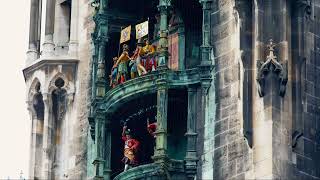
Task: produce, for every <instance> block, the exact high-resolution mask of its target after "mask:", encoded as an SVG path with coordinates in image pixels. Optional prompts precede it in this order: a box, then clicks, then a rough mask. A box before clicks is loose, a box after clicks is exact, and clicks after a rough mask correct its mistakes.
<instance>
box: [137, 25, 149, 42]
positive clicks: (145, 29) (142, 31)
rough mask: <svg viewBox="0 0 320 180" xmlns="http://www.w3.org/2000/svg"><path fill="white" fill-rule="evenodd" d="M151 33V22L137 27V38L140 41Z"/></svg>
mask: <svg viewBox="0 0 320 180" xmlns="http://www.w3.org/2000/svg"><path fill="white" fill-rule="evenodd" d="M148 33H149V21H145V22H143V23H140V24H137V25H136V38H137V39H140V38H142V37H143V36H145V35H148Z"/></svg>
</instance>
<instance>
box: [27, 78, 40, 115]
mask: <svg viewBox="0 0 320 180" xmlns="http://www.w3.org/2000/svg"><path fill="white" fill-rule="evenodd" d="M41 92H42V89H41V82H40V80H39V79H38V78H37V77H35V78H34V79H33V80H32V83H31V85H30V86H29V89H28V94H27V102H26V103H27V106H28V107H27V108H28V110H29V112H30V113H31V115H32V118H35V117H36V116H37V111H36V109H35V108H34V104H33V103H34V98H35V96H36V95H38V94H39V93H41Z"/></svg>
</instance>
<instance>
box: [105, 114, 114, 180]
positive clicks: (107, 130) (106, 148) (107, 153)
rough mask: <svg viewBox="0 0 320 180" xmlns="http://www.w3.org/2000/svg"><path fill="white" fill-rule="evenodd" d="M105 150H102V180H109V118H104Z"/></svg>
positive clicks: (110, 146)
mask: <svg viewBox="0 0 320 180" xmlns="http://www.w3.org/2000/svg"><path fill="white" fill-rule="evenodd" d="M105 122H106V123H105V127H106V128H105V131H106V133H105V148H104V160H105V164H104V172H103V174H104V180H110V178H111V172H112V171H111V148H112V145H111V142H112V141H111V128H112V127H111V119H110V117H108V116H106V120H105Z"/></svg>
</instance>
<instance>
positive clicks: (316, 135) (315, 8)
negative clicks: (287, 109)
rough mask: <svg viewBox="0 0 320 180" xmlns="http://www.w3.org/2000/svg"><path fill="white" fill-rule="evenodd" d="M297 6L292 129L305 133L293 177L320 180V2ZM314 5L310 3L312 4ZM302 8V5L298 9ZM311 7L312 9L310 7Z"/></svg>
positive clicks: (298, 146) (299, 143)
mask: <svg viewBox="0 0 320 180" xmlns="http://www.w3.org/2000/svg"><path fill="white" fill-rule="evenodd" d="M306 2H307V3H306V4H303V3H300V4H297V5H296V6H294V7H293V8H294V10H293V12H294V13H293V21H292V26H291V27H292V31H293V32H294V33H293V35H292V39H293V41H292V47H293V49H292V51H293V54H294V56H293V61H294V63H295V66H294V68H295V71H294V74H293V76H294V77H295V82H294V88H293V89H294V90H295V94H294V99H295V102H294V105H295V106H294V108H293V109H294V110H295V111H294V112H296V113H295V114H294V123H293V130H295V131H296V133H303V134H302V136H301V137H299V138H297V140H295V141H293V143H294V142H296V143H297V144H296V147H294V148H293V156H292V163H293V178H295V179H319V178H320V168H319V165H320V164H319V161H320V147H319V144H320V108H319V107H320V79H319V77H320V59H319V58H320V51H319V48H320V43H319V42H320V30H319V25H320V21H319V17H320V3H319V2H318V1H306ZM309 2H311V4H309ZM299 5H300V6H299ZM309 5H311V6H309Z"/></svg>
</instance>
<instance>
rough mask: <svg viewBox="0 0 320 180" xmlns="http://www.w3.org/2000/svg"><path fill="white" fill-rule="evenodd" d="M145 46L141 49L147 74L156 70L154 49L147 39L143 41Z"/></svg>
mask: <svg viewBox="0 0 320 180" xmlns="http://www.w3.org/2000/svg"><path fill="white" fill-rule="evenodd" d="M145 42H146V45H145V46H144V47H143V52H144V57H145V68H146V70H147V71H148V72H151V71H155V70H156V69H157V62H156V57H155V55H156V50H155V49H156V48H155V46H154V45H152V44H151V43H150V41H149V39H146V40H145Z"/></svg>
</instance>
